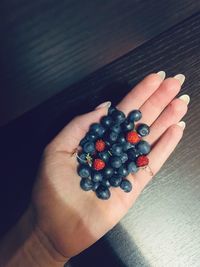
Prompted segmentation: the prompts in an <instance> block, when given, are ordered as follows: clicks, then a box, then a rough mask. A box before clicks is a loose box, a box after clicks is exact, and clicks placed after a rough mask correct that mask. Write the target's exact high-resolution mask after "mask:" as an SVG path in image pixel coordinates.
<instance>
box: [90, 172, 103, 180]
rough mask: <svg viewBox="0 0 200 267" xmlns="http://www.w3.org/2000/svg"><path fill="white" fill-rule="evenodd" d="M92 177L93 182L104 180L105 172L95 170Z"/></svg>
mask: <svg viewBox="0 0 200 267" xmlns="http://www.w3.org/2000/svg"><path fill="white" fill-rule="evenodd" d="M91 178H92V181H93V182H101V181H102V180H103V174H102V173H101V172H98V171H94V172H93V173H92V174H91Z"/></svg>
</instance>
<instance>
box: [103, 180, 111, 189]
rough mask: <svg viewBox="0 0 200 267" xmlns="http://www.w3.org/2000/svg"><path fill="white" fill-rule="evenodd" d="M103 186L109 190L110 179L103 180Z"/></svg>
mask: <svg viewBox="0 0 200 267" xmlns="http://www.w3.org/2000/svg"><path fill="white" fill-rule="evenodd" d="M101 185H102V186H104V187H107V188H109V187H110V182H109V180H108V179H103V180H102V181H101Z"/></svg>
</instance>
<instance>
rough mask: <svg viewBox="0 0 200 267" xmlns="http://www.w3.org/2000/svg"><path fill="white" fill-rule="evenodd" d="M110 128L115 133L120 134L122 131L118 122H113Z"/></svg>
mask: <svg viewBox="0 0 200 267" xmlns="http://www.w3.org/2000/svg"><path fill="white" fill-rule="evenodd" d="M110 130H111V131H112V132H115V133H117V134H119V133H120V132H121V126H120V125H118V124H112V125H111V127H110Z"/></svg>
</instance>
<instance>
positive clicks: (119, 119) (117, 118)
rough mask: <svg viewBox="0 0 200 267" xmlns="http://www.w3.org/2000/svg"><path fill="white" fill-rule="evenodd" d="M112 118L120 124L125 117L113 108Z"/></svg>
mask: <svg viewBox="0 0 200 267" xmlns="http://www.w3.org/2000/svg"><path fill="white" fill-rule="evenodd" d="M112 118H113V120H114V121H115V122H116V123H117V124H121V123H122V122H123V121H124V120H125V119H126V116H125V114H124V113H123V112H122V111H120V110H114V111H113V112H112Z"/></svg>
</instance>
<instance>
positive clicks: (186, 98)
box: [179, 95, 190, 105]
mask: <svg viewBox="0 0 200 267" xmlns="http://www.w3.org/2000/svg"><path fill="white" fill-rule="evenodd" d="M179 99H181V100H183V101H184V102H185V103H186V104H187V105H188V104H189V103H190V97H189V95H181V96H180V97H179Z"/></svg>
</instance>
